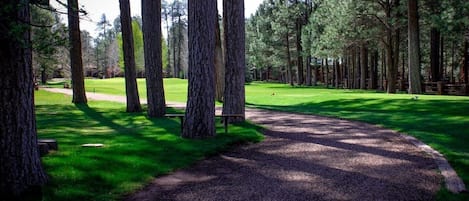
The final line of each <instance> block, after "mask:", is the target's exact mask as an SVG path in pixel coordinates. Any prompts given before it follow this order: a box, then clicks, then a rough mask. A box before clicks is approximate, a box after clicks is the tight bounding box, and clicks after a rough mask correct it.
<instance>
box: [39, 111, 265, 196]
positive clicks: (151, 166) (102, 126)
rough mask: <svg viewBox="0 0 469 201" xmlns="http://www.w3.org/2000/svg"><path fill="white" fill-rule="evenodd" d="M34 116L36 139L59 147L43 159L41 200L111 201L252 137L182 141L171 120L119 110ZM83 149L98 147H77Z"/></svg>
mask: <svg viewBox="0 0 469 201" xmlns="http://www.w3.org/2000/svg"><path fill="white" fill-rule="evenodd" d="M36 112H37V124H38V131H39V137H40V138H55V139H57V141H58V143H59V151H58V152H55V153H52V154H50V155H47V156H46V157H44V158H43V161H44V166H45V168H46V170H47V172H48V173H49V175H50V177H51V183H50V184H49V185H48V186H47V188H46V192H45V197H46V200H114V199H117V198H118V197H120V196H122V195H123V194H127V193H130V192H132V191H134V190H135V189H137V188H140V187H142V186H143V185H145V183H146V182H149V181H150V180H151V179H152V178H153V177H154V176H156V175H160V174H165V173H167V172H169V171H172V170H174V169H178V168H182V167H187V166H188V165H190V164H192V163H194V161H197V160H200V159H202V158H203V157H205V156H207V155H210V154H213V153H214V152H216V151H218V150H221V149H223V148H225V147H226V146H227V145H229V144H230V143H234V142H236V141H240V140H246V141H250V140H251V139H254V138H256V136H257V135H258V134H257V132H255V131H253V132H249V131H246V129H245V128H240V129H241V130H245V132H247V133H246V135H245V136H241V137H238V138H236V137H233V136H220V137H217V138H213V139H208V140H187V139H182V138H180V137H179V123H178V122H177V121H176V120H172V119H167V118H157V119H149V118H147V117H146V116H145V114H144V113H134V114H129V113H125V112H124V109H123V108H119V107H116V108H93V107H89V106H88V105H69V104H67V105H39V106H37V107H36ZM248 130H249V129H248ZM257 137H259V136H257ZM250 138H251V139H250ZM86 143H102V144H104V147H102V148H83V147H81V145H82V144H86ZM97 186H99V188H97Z"/></svg>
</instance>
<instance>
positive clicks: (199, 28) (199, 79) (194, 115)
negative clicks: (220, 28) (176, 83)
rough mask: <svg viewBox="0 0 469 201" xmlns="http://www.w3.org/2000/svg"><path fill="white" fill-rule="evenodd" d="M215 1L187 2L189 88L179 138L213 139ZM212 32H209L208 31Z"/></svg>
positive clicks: (195, 0)
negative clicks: (182, 126) (180, 136)
mask: <svg viewBox="0 0 469 201" xmlns="http://www.w3.org/2000/svg"><path fill="white" fill-rule="evenodd" d="M216 5H217V4H216V0H205V1H200V0H189V1H188V13H189V16H188V17H189V27H188V28H189V74H188V76H189V87H188V98H187V109H186V115H185V119H186V120H185V121H184V128H183V130H182V137H185V138H205V137H211V136H215V76H214V73H215V70H214V68H215V66H214V60H215V51H214V49H215V31H213V30H215V24H216V18H214V17H213V16H215V15H216V12H217V8H216ZM207 30H212V31H207Z"/></svg>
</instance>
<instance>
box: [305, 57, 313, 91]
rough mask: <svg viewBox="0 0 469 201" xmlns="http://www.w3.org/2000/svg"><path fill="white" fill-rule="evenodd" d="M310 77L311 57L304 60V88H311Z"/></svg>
mask: <svg viewBox="0 0 469 201" xmlns="http://www.w3.org/2000/svg"><path fill="white" fill-rule="evenodd" d="M311 77H312V74H311V56H308V57H307V58H306V86H311V85H312V83H311V79H312V78H311Z"/></svg>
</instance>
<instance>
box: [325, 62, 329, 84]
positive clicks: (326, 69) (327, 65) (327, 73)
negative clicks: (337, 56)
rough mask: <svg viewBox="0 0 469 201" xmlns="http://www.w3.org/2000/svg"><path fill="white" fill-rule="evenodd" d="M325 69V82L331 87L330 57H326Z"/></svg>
mask: <svg viewBox="0 0 469 201" xmlns="http://www.w3.org/2000/svg"><path fill="white" fill-rule="evenodd" d="M324 63H325V65H324V70H325V76H324V84H325V85H326V88H328V87H329V61H328V59H327V58H326V59H324Z"/></svg>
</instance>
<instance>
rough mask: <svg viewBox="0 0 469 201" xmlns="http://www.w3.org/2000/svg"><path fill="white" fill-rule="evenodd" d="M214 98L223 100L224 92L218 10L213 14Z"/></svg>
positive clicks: (223, 69) (223, 67) (223, 65)
mask: <svg viewBox="0 0 469 201" xmlns="http://www.w3.org/2000/svg"><path fill="white" fill-rule="evenodd" d="M215 18H216V23H215V37H216V39H215V89H216V90H215V99H216V100H217V101H220V102H222V101H223V95H224V93H225V62H224V58H223V47H222V41H221V32H220V23H219V22H218V12H217V14H216V16H215Z"/></svg>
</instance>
